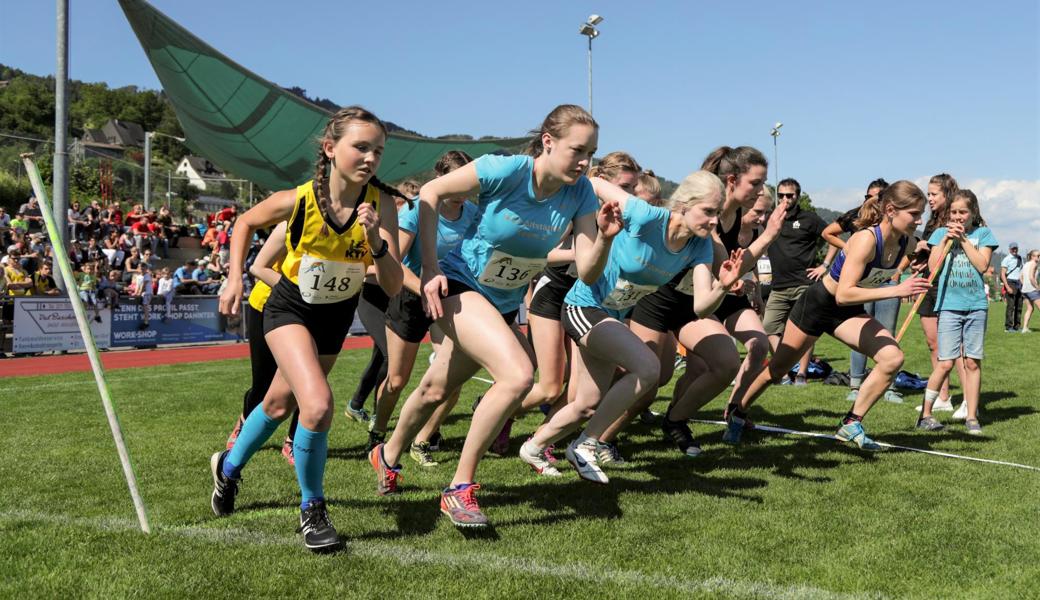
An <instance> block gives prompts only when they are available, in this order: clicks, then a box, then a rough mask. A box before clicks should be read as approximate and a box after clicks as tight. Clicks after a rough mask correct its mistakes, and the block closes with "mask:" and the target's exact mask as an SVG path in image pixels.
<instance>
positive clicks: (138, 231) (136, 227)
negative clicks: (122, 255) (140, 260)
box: [130, 215, 159, 253]
mask: <svg viewBox="0 0 1040 600" xmlns="http://www.w3.org/2000/svg"><path fill="white" fill-rule="evenodd" d="M130 231H131V233H133V236H134V246H136V247H137V250H138V252H142V253H143V252H144V250H145V248H149V249H151V251H152V252H155V251H156V250H157V249H158V246H159V240H158V239H157V238H156V237H155V236H154V235H153V232H152V227H151V221H149V219H148V215H142V216H141V217H138V218H137V219H135V220H134V224H133V225H131V226H130Z"/></svg>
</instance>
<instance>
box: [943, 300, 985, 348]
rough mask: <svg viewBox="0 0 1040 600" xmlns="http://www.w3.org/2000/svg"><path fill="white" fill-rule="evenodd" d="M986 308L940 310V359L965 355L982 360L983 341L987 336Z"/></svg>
mask: <svg viewBox="0 0 1040 600" xmlns="http://www.w3.org/2000/svg"><path fill="white" fill-rule="evenodd" d="M986 315H987V311H986V309H982V310H943V311H939V328H938V329H939V331H938V335H939V352H938V354H939V360H954V359H956V358H959V357H960V356H961V349H962V348H963V350H964V352H963V354H964V356H966V357H968V358H974V359H975V360H982V341H983V338H985V336H986Z"/></svg>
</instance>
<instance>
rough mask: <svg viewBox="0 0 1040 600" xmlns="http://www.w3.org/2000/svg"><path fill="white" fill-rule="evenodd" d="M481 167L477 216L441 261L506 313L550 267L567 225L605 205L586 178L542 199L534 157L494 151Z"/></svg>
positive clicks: (479, 161) (454, 275)
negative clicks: (548, 261) (538, 195)
mask: <svg viewBox="0 0 1040 600" xmlns="http://www.w3.org/2000/svg"><path fill="white" fill-rule="evenodd" d="M475 165H476V168H477V179H478V180H479V181H480V195H479V196H478V197H477V200H478V202H477V214H476V216H475V218H474V221H473V224H472V225H471V226H470V228H469V231H467V232H466V235H465V239H464V240H463V241H462V244H460V245H459V246H458V248H456V249H455V250H453V251H451V252H449V253H448V255H447V256H445V257H444V258H443V259H441V270H442V271H443V272H444V274H445V275H446V276H447V277H448V278H449V279H454V280H456V281H459V282H460V283H464V284H465V285H467V286H469V287H470V288H472V289H473V290H475V291H477V292H480V293H481V294H483V295H484V297H485V298H487V299H488V300H489V301H490V302H491V303H492V304H494V305H495V308H497V309H498V311H499V312H501V313H502V314H506V313H509V312H512V311H514V310H516V309H517V307H518V306H520V302H521V301H523V298H524V292H525V291H526V289H527V283H528V282H529V281H530V280H531V278H532V277H534V275H536V274H537V273H538V272H540V271H541V270H542V268H544V267H545V259H546V257H547V256H548V255H549V251H550V250H552V249H553V248H554V247H555V246H556V245H557V244H558V243H559V242H560V238H562V237H563V234H564V233H565V232H566V231H567V226H568V225H569V224H571V223H572V222H573V221H574V220H575V219H577V218H578V217H582V216H584V215H587V214H590V213H594V212H596V210H598V208H599V203H598V201H597V200H596V194H595V192H593V190H592V184H591V183H589V180H588V179H586V178H585V177H581V178H579V179H578V181H577V182H575V183H574V184H573V185H565V186H563V187H562V188H560V190H559V191H557V192H556V193H555V194H553V195H552V196H550V197H548V198H544V199H542V200H538V199H536V198H535V193H534V179H533V175H534V159H533V158H531V157H530V156H497V155H492V154H488V155H484V156H481V157H480V158H478V159H477V160H476V161H475Z"/></svg>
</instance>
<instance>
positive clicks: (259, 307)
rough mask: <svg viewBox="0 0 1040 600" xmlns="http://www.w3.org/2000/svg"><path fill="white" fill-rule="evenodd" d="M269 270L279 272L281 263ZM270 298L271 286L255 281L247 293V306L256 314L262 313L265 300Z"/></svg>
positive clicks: (258, 280)
mask: <svg viewBox="0 0 1040 600" xmlns="http://www.w3.org/2000/svg"><path fill="white" fill-rule="evenodd" d="M271 268H272V269H274V270H275V271H278V272H281V270H282V261H278V262H276V263H275V264H274V265H272V267H271ZM270 297H271V286H269V285H267V284H266V283H264V282H263V281H261V280H260V279H257V280H256V284H255V285H254V286H253V289H252V291H250V292H249V306H252V307H253V309H254V310H256V312H264V305H265V304H267V299H268V298H270Z"/></svg>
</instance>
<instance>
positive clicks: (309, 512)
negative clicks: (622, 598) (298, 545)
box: [296, 500, 343, 552]
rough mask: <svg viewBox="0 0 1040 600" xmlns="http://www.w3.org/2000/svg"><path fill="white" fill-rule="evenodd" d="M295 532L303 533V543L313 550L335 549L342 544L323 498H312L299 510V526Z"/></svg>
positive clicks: (325, 550)
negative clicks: (305, 506) (312, 499)
mask: <svg viewBox="0 0 1040 600" xmlns="http://www.w3.org/2000/svg"><path fill="white" fill-rule="evenodd" d="M296 532H297V533H302V534H303V545H304V546H307V548H308V549H309V550H311V551H313V552H327V551H330V550H336V549H338V548H339V547H340V546H341V545H342V544H343V542H342V540H340V539H339V534H338V533H336V528H335V527H333V526H332V521H330V520H329V510H328V508H327V507H326V506H325V501H324V500H314V501H312V502H310V503H309V504H308V505H307V508H305V509H303V510H301V511H300V528H299V529H297V530H296Z"/></svg>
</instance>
